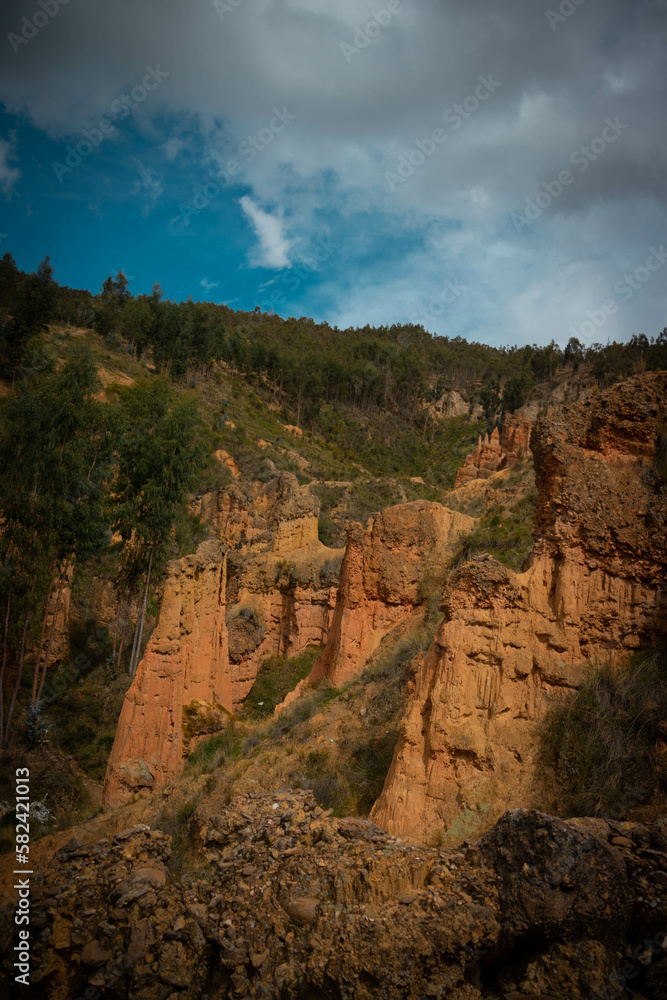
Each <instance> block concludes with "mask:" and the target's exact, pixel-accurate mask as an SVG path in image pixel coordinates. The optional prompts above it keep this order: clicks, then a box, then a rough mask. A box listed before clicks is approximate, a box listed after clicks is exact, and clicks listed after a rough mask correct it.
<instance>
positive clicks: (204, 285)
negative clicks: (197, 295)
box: [199, 278, 220, 292]
mask: <svg viewBox="0 0 667 1000" xmlns="http://www.w3.org/2000/svg"><path fill="white" fill-rule="evenodd" d="M199 284H200V285H201V286H202V288H205V289H206V291H207V292H210V291H211V289H213V288H217V287H218V285H219V284H220V282H219V281H209V280H208V278H202V279H201V281H200V282H199Z"/></svg>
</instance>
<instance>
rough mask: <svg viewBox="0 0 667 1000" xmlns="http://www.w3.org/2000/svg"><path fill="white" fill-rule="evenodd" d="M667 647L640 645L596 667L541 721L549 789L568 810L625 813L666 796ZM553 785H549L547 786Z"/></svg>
mask: <svg viewBox="0 0 667 1000" xmlns="http://www.w3.org/2000/svg"><path fill="white" fill-rule="evenodd" d="M665 720H667V650H665V649H664V648H663V649H660V650H657V651H654V652H649V653H638V654H636V655H635V656H633V657H632V659H631V660H630V661H629V663H628V664H627V665H626V666H624V667H620V668H615V669H612V668H610V667H609V666H603V667H597V668H595V669H593V670H592V671H591V674H590V676H589V678H588V679H587V680H586V682H585V683H584V684H583V685H582V686H581V688H580V689H579V690H578V691H577V692H576V694H574V695H572V696H571V697H569V698H567V699H566V700H565V701H562V702H560V703H559V704H556V705H554V706H553V707H552V708H551V709H550V711H549V712H548V714H547V716H546V719H545V720H544V722H543V723H541V724H540V730H539V734H538V735H539V741H540V744H539V745H540V759H541V763H542V765H543V768H544V769H545V773H546V779H545V794H550V795H551V796H552V798H553V800H554V803H553V804H554V806H555V808H556V809H557V811H558V812H559V814H560V815H563V816H613V817H615V818H617V819H623V818H624V817H625V816H626V815H627V813H628V812H629V811H630V810H631V809H634V808H636V807H639V806H642V805H643V804H646V803H648V802H650V801H651V800H652V799H654V798H655V797H658V796H663V795H664V791H665V787H666V782H667V768H666V767H665V763H664V762H662V761H661V760H660V759H659V755H657V753H656V745H657V742H658V738H659V737H661V739H664V737H667V732H663V730H662V729H661V723H662V724H663V726H664V721H665ZM549 786H550V787H549Z"/></svg>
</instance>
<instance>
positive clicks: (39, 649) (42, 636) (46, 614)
mask: <svg viewBox="0 0 667 1000" xmlns="http://www.w3.org/2000/svg"><path fill="white" fill-rule="evenodd" d="M49 596H50V595H49ZM48 620H49V602H48V598H47V601H46V604H45V606H44V617H43V618H42V631H41V634H40V636H39V646H38V647H37V662H36V663H35V671H34V674H33V678H32V694H31V695H30V704H31V705H34V704H35V699H36V697H37V681H38V679H39V666H40V662H41V659H42V650H43V649H44V640H45V638H46V623H47V621H48Z"/></svg>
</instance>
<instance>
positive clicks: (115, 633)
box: [111, 594, 123, 663]
mask: <svg viewBox="0 0 667 1000" xmlns="http://www.w3.org/2000/svg"><path fill="white" fill-rule="evenodd" d="M122 603H123V598H122V595H121V594H119V595H118V604H117V605H116V620H115V621H114V623H113V647H112V649H111V662H112V663H114V661H115V659H116V649H117V648H118V623H119V622H120V606H121V604H122Z"/></svg>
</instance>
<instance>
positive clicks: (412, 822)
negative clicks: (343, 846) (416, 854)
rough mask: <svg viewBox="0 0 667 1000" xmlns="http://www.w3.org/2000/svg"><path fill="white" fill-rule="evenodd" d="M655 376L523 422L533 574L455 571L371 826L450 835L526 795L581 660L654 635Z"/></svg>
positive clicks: (660, 610)
mask: <svg viewBox="0 0 667 1000" xmlns="http://www.w3.org/2000/svg"><path fill="white" fill-rule="evenodd" d="M666 400H667V374H664V373H659V374H647V375H642V376H637V377H636V378H633V379H629V380H628V381H627V382H625V383H623V384H622V385H620V386H616V387H613V388H612V389H609V390H607V391H606V392H604V393H600V394H599V395H597V396H594V397H591V398H590V399H587V400H586V401H585V402H583V403H579V404H576V405H573V406H570V407H567V408H564V409H563V410H562V411H561V412H560V414H559V415H557V416H556V417H549V418H543V419H542V420H540V421H538V423H537V425H536V427H535V430H534V432H533V435H532V439H531V447H532V450H533V453H534V460H535V468H536V480H537V486H538V503H537V523H536V541H535V552H534V559H533V564H532V566H531V567H530V569H528V570H527V571H526V572H525V573H523V574H520V575H517V574H515V573H513V572H511V571H510V570H508V569H506V568H505V567H504V566H502V565H500V564H499V563H497V562H496V561H495V560H492V559H490V558H483V559H482V560H478V561H476V562H471V563H468V564H466V565H464V566H463V567H461V568H460V569H459V570H458V571H457V572H456V573H455V574H453V576H452V578H451V579H450V580H449V582H448V585H447V587H446V590H445V594H444V598H443V610H444V612H445V618H444V621H443V623H442V624H441V626H440V628H439V629H438V632H437V633H436V636H435V639H434V641H433V643H432V645H431V647H430V648H429V649H428V651H427V652H426V653H425V654H423V655H421V656H420V657H418V658H417V660H416V661H415V663H414V679H413V685H414V686H413V691H412V694H411V696H410V699H409V702H408V705H407V708H406V713H405V716H404V718H403V721H402V724H401V736H400V739H399V742H398V745H397V749H396V753H395V756H394V760H393V763H392V766H391V770H390V773H389V775H388V777H387V781H386V783H385V787H384V790H383V792H382V794H381V796H380V798H379V799H378V801H377V802H376V804H375V806H374V809H373V813H372V816H373V818H374V820H375V821H376V822H377V823H378V824H379V825H380V826H383V827H384V828H386V829H388V830H389V831H390V832H392V833H396V834H400V835H401V836H407V837H411V838H415V839H417V838H421V837H422V836H423V832H424V830H426V829H428V830H433V831H436V830H437V831H440V832H442V833H443V834H444V836H445V837H447V838H451V839H452V840H457V839H463V838H465V837H469V836H471V835H472V834H474V833H476V832H477V831H479V830H481V829H484V828H485V826H487V825H488V823H489V822H491V821H493V820H494V819H496V818H497V817H498V816H499V815H500V814H501V813H502V812H503V810H504V809H505V808H507V807H508V806H511V805H517V804H519V805H527V804H530V803H531V802H532V801H533V794H534V789H533V783H534V774H535V771H534V754H535V743H536V726H537V725H538V722H539V719H540V717H541V716H542V715H543V713H544V711H545V709H546V706H547V704H548V702H549V700H550V698H551V697H552V696H553V695H556V696H557V695H558V693H559V691H562V690H567V689H568V688H570V689H572V688H575V687H576V686H577V685H578V684H579V683H580V682H581V679H582V677H583V675H584V672H585V670H586V669H587V663H588V662H589V661H597V662H607V661H611V662H618V661H619V660H621V659H622V658H623V657H624V656H627V655H628V653H629V652H631V651H632V650H634V649H636V648H638V647H641V646H646V645H647V644H650V643H652V642H654V641H655V640H656V639H657V638H658V637H659V636H660V635H664V634H665V633H667V615H666V614H665V612H666V611H667V595H666V592H665V578H666V572H665V571H666V570H667V533H666V530H665V525H666V524H667V491H666V490H665V487H664V484H663V483H662V482H660V480H659V479H658V477H657V476H656V474H655V472H654V471H653V469H652V463H653V457H654V454H655V437H656V426H657V424H659V423H660V422H661V421H663V422H664V419H665V401H666Z"/></svg>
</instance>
